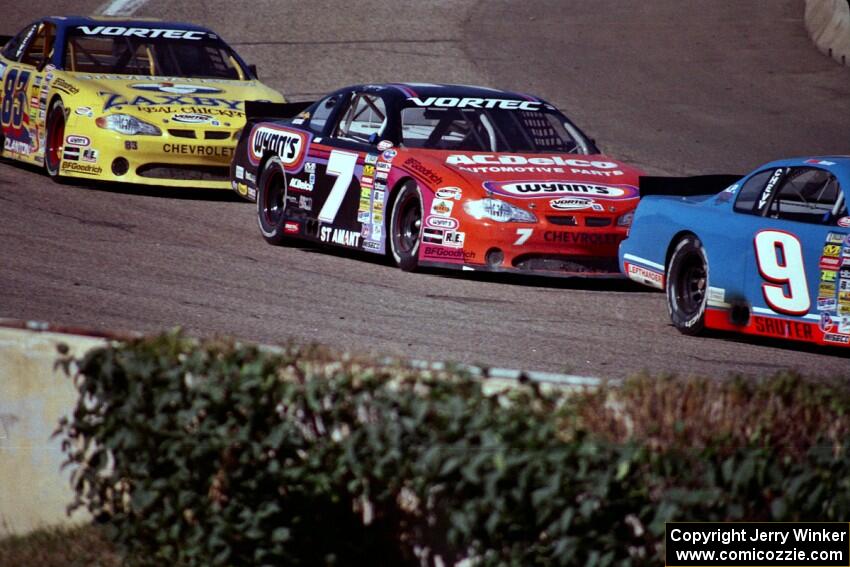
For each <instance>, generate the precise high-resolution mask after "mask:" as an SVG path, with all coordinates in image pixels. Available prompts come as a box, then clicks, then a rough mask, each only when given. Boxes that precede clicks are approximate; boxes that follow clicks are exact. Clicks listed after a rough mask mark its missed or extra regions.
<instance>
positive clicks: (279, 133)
mask: <svg viewBox="0 0 850 567" xmlns="http://www.w3.org/2000/svg"><path fill="white" fill-rule="evenodd" d="M309 141H310V140H309V135H308V134H307V133H306V132H301V131H298V130H290V129H288V128H281V127H279V126H268V125H257V126H254V129H253V130H251V136H250V138H249V139H248V159H249V160H250V161H251V163H252V164H254V165H259V163H260V160H262V159H263V155H264V154H265V153H266V152H271V153H272V154H274V155H276V156H278V157H279V158H280V161H281V162H282V163H283V167H284V168H286V169H287V170H288V171H290V170H294V169H297V168H298V167H300V166H301V162H302V161H303V160H304V156H305V155H306V154H307V146H308V145H309Z"/></svg>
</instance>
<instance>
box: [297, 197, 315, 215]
mask: <svg viewBox="0 0 850 567" xmlns="http://www.w3.org/2000/svg"><path fill="white" fill-rule="evenodd" d="M298 208H300V209H304V210H305V211H311V210H313V198H312V197H305V196H304V195H299V196H298Z"/></svg>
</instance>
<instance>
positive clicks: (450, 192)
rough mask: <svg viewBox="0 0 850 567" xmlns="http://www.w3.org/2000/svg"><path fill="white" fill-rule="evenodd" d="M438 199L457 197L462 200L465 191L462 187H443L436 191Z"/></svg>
mask: <svg viewBox="0 0 850 567" xmlns="http://www.w3.org/2000/svg"><path fill="white" fill-rule="evenodd" d="M434 195H436V196H437V198H438V199H455V200H458V201H459V200H460V199H461V197H463V191H462V190H461V189H460V187H442V188H440V189H437V192H436V193H434Z"/></svg>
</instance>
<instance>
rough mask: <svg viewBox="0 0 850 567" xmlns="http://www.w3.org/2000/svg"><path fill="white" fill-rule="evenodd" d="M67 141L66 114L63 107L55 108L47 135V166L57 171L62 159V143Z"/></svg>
mask: <svg viewBox="0 0 850 567" xmlns="http://www.w3.org/2000/svg"><path fill="white" fill-rule="evenodd" d="M64 141H65V115H64V113H63V112H62V111H61V109H58V110H54V111H53V112H52V113H51V115H50V128H49V131H48V135H47V151H46V152H45V153H46V155H47V166H48V168H49V169H50V170H51V171H53V172H56V171H58V170H59V163H60V162H61V161H62V145H63V142H64Z"/></svg>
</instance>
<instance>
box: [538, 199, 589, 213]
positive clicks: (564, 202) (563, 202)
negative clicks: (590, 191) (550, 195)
mask: <svg viewBox="0 0 850 567" xmlns="http://www.w3.org/2000/svg"><path fill="white" fill-rule="evenodd" d="M595 204H596V201H594V200H593V199H586V198H584V197H563V198H561V199H552V200H551V201H549V206H550V207H551V208H553V209H555V210H557V211H581V210H584V209H590V208H593V205H595Z"/></svg>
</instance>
